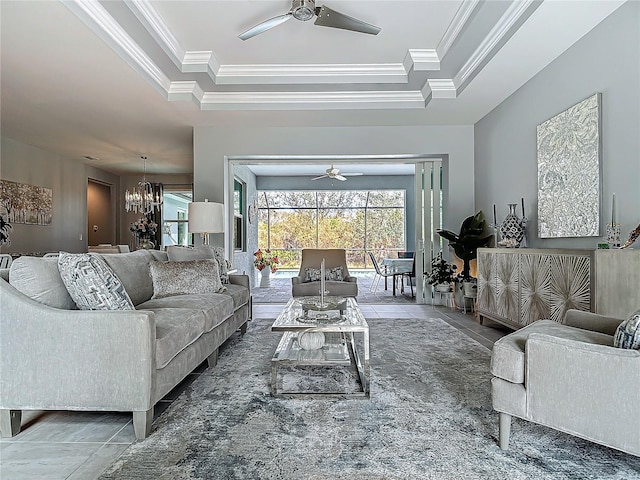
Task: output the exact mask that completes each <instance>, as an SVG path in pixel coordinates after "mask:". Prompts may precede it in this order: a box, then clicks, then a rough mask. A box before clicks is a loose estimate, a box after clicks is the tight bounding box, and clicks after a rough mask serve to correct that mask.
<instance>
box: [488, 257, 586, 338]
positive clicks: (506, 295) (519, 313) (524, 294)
mask: <svg viewBox="0 0 640 480" xmlns="http://www.w3.org/2000/svg"><path fill="white" fill-rule="evenodd" d="M591 270H592V252H590V251H587V250H576V251H571V250H542V249H500V248H491V249H489V248H487V249H479V250H478V312H479V314H480V316H481V318H482V317H487V318H490V319H492V320H496V321H498V322H501V323H504V324H506V325H509V326H512V327H515V328H520V327H523V326H525V325H529V324H530V323H533V322H535V321H536V320H540V319H552V320H555V321H556V322H562V321H563V319H564V314H565V313H566V311H567V310H568V309H570V308H575V309H578V310H590V309H591V282H590V279H591Z"/></svg>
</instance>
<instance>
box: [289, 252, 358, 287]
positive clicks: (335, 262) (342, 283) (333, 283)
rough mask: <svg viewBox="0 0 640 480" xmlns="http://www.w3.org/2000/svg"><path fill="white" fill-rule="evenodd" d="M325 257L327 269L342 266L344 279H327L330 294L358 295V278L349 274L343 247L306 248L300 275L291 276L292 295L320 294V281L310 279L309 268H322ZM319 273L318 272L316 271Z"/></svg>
mask: <svg viewBox="0 0 640 480" xmlns="http://www.w3.org/2000/svg"><path fill="white" fill-rule="evenodd" d="M323 259H324V261H325V271H326V272H329V270H331V269H335V268H338V267H340V268H341V272H342V280H327V281H326V282H325V289H326V291H328V292H329V295H335V296H337V297H357V296H358V279H357V278H356V277H353V276H351V275H350V274H349V269H348V268H347V256H346V252H345V250H344V249H343V248H325V249H322V248H304V249H303V250H302V260H301V262H300V271H299V272H298V275H297V276H295V277H292V278H291V295H292V296H294V297H302V296H315V295H319V294H320V281H318V280H316V281H309V278H308V276H307V274H308V269H315V270H319V269H320V263H321V262H322V260H323ZM316 273H317V272H316Z"/></svg>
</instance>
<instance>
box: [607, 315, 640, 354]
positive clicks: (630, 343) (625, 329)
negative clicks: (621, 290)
mask: <svg viewBox="0 0 640 480" xmlns="http://www.w3.org/2000/svg"><path fill="white" fill-rule="evenodd" d="M613 346H614V347H618V348H630V349H634V350H640V309H638V310H636V311H635V312H634V313H632V314H631V316H630V317H629V318H628V319H626V320H625V321H624V322H622V323H621V324H620V325H618V328H617V329H616V333H615V335H614V336H613Z"/></svg>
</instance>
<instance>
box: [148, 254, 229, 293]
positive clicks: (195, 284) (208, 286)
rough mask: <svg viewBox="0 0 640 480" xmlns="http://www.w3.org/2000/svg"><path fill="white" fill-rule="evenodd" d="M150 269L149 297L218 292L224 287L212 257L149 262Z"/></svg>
mask: <svg viewBox="0 0 640 480" xmlns="http://www.w3.org/2000/svg"><path fill="white" fill-rule="evenodd" d="M150 271H151V279H152V281H153V296H152V297H151V298H163V297H169V296H172V295H188V294H195V293H219V292H222V291H224V288H225V287H223V286H222V283H221V282H220V273H219V270H218V262H216V261H215V260H213V259H211V260H190V261H186V262H151V264H150Z"/></svg>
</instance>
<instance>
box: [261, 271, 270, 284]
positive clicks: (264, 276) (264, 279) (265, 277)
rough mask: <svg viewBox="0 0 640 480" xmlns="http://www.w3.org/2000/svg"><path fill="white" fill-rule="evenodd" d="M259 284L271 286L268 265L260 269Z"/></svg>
mask: <svg viewBox="0 0 640 480" xmlns="http://www.w3.org/2000/svg"><path fill="white" fill-rule="evenodd" d="M260 286H261V287H270V286H271V269H270V268H269V267H264V268H263V269H262V270H260Z"/></svg>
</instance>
